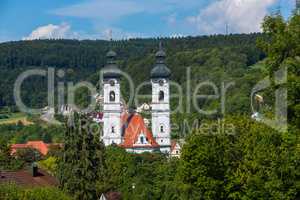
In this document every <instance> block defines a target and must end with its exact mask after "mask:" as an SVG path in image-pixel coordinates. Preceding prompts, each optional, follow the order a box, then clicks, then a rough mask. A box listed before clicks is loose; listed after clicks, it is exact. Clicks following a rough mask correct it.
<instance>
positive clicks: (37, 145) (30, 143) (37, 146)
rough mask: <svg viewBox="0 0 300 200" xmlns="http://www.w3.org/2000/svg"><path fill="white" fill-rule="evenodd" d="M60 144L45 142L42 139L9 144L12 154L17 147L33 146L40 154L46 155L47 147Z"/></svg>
mask: <svg viewBox="0 0 300 200" xmlns="http://www.w3.org/2000/svg"><path fill="white" fill-rule="evenodd" d="M55 145H57V146H61V144H46V143H44V142H43V141H28V142H27V143H26V144H13V145H11V153H12V154H14V153H16V152H17V150H18V149H24V148H33V149H36V150H38V151H39V152H40V153H41V154H42V155H47V153H48V152H49V147H51V146H55Z"/></svg>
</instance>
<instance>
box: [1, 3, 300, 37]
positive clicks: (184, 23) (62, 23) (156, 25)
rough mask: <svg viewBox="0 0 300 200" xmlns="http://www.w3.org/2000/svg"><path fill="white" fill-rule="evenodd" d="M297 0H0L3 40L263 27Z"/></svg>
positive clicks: (195, 32) (216, 31) (176, 33)
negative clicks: (279, 11)
mask: <svg viewBox="0 0 300 200" xmlns="http://www.w3.org/2000/svg"><path fill="white" fill-rule="evenodd" d="M294 7H295V0H64V1H62V0H23V1H22V0H0V42H5V41H12V40H33V39H46V38H47V39H48V38H66V39H93V40H94V39H106V40H107V39H110V38H111V37H112V39H115V40H119V39H129V38H149V37H179V36H197V35H211V34H224V33H225V32H226V24H227V26H228V32H229V33H251V32H260V31H261V22H262V20H263V18H264V16H266V15H267V14H270V13H274V12H276V11H277V10H279V8H280V10H281V12H282V14H283V15H284V17H285V18H288V17H289V16H290V15H291V13H292V11H293V9H294Z"/></svg>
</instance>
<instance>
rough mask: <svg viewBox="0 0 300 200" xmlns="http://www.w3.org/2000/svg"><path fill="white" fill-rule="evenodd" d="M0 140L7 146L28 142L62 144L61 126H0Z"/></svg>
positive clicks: (62, 128) (62, 129)
mask: <svg viewBox="0 0 300 200" xmlns="http://www.w3.org/2000/svg"><path fill="white" fill-rule="evenodd" d="M0 132H1V135H0V138H3V139H4V140H5V141H7V142H8V143H9V144H16V143H26V142H27V141H29V140H42V141H44V142H45V143H52V142H55V143H57V142H58V143H59V142H62V139H63V133H64V127H63V126H43V124H32V125H28V126H24V125H22V124H17V125H1V126H0Z"/></svg>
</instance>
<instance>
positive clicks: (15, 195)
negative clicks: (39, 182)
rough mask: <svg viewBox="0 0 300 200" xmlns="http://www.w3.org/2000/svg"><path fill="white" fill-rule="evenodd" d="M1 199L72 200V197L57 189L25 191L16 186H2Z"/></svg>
mask: <svg viewBox="0 0 300 200" xmlns="http://www.w3.org/2000/svg"><path fill="white" fill-rule="evenodd" d="M0 199H2V200H20V199H22V200H71V198H70V197H68V196H67V195H65V194H64V193H62V192H61V191H59V190H58V189H57V188H50V187H49V188H33V189H25V188H22V187H18V186H16V185H14V184H1V185H0Z"/></svg>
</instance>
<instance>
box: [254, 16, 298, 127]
mask: <svg viewBox="0 0 300 200" xmlns="http://www.w3.org/2000/svg"><path fill="white" fill-rule="evenodd" d="M299 24H300V15H297V14H295V15H293V16H292V17H291V18H289V19H288V21H284V19H283V17H282V16H280V15H278V16H268V17H266V18H265V22H264V24H263V29H264V32H265V33H267V34H268V35H269V39H268V40H260V41H259V43H258V44H259V46H260V47H261V48H262V49H263V50H264V51H265V52H266V54H267V55H268V57H267V60H266V64H267V66H268V72H269V75H270V77H272V78H273V79H272V80H273V87H272V91H273V92H274V90H275V89H276V88H277V86H276V85H275V84H274V73H275V72H276V71H277V70H278V69H280V68H281V67H286V68H287V70H288V76H287V79H288V80H287V84H286V85H285V86H286V88H287V89H288V120H289V123H290V125H293V126H296V127H297V128H298V129H299V128H300V121H299V119H300V102H299V99H300V75H299V69H300V68H299V66H300V59H299V55H300V26H299Z"/></svg>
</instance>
